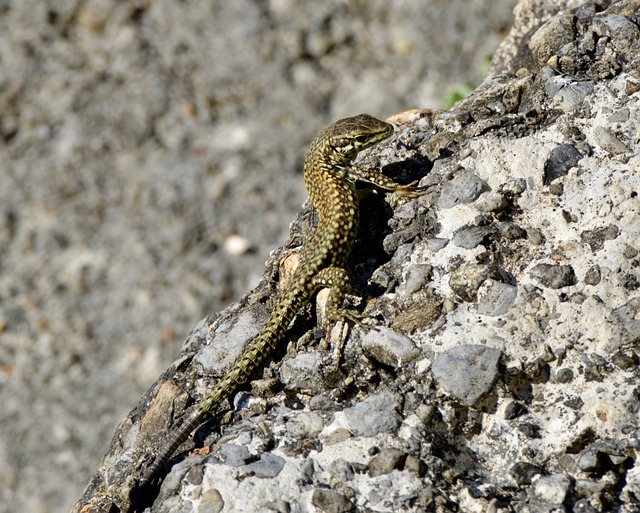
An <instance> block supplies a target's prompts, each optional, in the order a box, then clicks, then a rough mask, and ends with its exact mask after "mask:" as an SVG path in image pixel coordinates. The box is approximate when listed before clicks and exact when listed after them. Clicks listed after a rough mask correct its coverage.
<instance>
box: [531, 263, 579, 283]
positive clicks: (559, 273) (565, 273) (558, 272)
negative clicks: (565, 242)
mask: <svg viewBox="0 0 640 513" xmlns="http://www.w3.org/2000/svg"><path fill="white" fill-rule="evenodd" d="M529 274H530V275H531V277H532V278H535V279H536V280H538V282H540V283H541V284H542V285H544V286H545V287H549V288H551V289H561V288H563V287H570V286H571V285H575V284H576V283H578V279H577V278H576V273H575V272H574V271H573V267H571V266H570V265H553V264H538V265H536V266H535V267H533V268H532V269H531V271H529Z"/></svg>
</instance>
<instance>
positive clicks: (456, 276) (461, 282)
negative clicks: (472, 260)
mask: <svg viewBox="0 0 640 513" xmlns="http://www.w3.org/2000/svg"><path fill="white" fill-rule="evenodd" d="M489 278H491V279H493V280H499V279H500V272H499V271H498V269H497V268H496V267H495V266H494V265H491V264H465V265H461V266H460V267H459V268H458V269H456V270H455V271H453V272H452V273H451V276H450V277H449V286H450V287H451V288H452V289H453V291H454V292H455V293H456V294H457V295H458V296H460V298H462V299H463V300H464V301H470V302H471V301H475V300H476V297H477V294H478V290H479V289H480V286H481V285H482V284H483V283H484V282H485V281H486V280H488V279H489Z"/></svg>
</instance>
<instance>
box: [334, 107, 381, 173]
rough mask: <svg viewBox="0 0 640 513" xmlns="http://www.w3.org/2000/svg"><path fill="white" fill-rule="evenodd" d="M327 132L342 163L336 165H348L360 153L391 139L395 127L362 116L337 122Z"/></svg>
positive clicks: (335, 153) (371, 117)
mask: <svg viewBox="0 0 640 513" xmlns="http://www.w3.org/2000/svg"><path fill="white" fill-rule="evenodd" d="M326 132H327V133H326V135H327V136H328V142H329V144H330V145H331V147H332V148H333V150H334V155H337V156H339V157H338V159H339V160H340V161H341V162H336V163H339V164H348V163H349V162H351V161H352V160H353V159H355V158H356V155H358V153H359V152H360V151H362V150H364V149H365V148H369V147H370V146H373V145H374V144H376V143H378V142H380V141H382V140H384V139H386V138H388V137H390V136H391V134H393V126H391V125H390V124H389V123H385V122H384V121H380V120H379V119H376V118H374V117H373V116H370V115H369V114H360V115H358V116H353V117H350V118H344V119H340V120H338V121H336V122H335V123H334V124H333V125H331V126H330V127H328V128H327V129H326ZM338 159H336V160H338Z"/></svg>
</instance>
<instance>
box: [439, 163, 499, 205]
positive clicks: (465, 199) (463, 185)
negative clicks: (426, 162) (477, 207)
mask: <svg viewBox="0 0 640 513" xmlns="http://www.w3.org/2000/svg"><path fill="white" fill-rule="evenodd" d="M487 190H489V186H488V185H487V182H485V181H484V180H482V179H481V178H480V177H479V176H478V175H476V174H475V173H472V172H470V171H467V170H461V171H457V172H456V173H455V174H454V176H453V178H452V179H451V180H448V181H446V182H445V183H444V185H443V186H442V191H441V192H440V199H439V201H438V204H439V205H440V207H441V208H451V207H454V206H456V205H458V204H460V203H471V202H473V201H475V200H476V199H477V198H478V196H480V194H482V193H483V192H484V191H487Z"/></svg>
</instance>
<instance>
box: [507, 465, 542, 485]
mask: <svg viewBox="0 0 640 513" xmlns="http://www.w3.org/2000/svg"><path fill="white" fill-rule="evenodd" d="M509 472H510V474H511V475H512V476H513V478H514V479H515V481H516V483H518V484H519V485H530V484H531V482H532V481H533V478H534V476H537V475H540V474H544V470H543V469H542V467H540V466H539V465H535V464H533V463H529V462H527V461H518V462H517V463H515V464H514V465H513V466H512V467H511V469H510V471H509Z"/></svg>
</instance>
